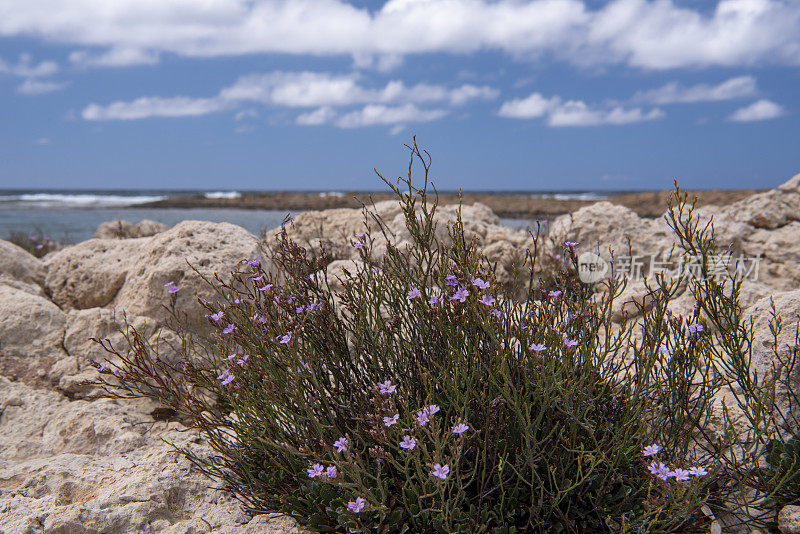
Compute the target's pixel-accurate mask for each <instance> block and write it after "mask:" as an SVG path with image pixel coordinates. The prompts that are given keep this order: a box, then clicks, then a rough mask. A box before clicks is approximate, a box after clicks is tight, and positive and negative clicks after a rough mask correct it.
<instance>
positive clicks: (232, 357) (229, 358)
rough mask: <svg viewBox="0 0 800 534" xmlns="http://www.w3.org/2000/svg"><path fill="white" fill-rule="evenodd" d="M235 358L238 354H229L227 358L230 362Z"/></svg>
mask: <svg viewBox="0 0 800 534" xmlns="http://www.w3.org/2000/svg"><path fill="white" fill-rule="evenodd" d="M234 358H236V354H231V355H230V356H228V357H227V358H225V359H226V360H228V361H229V362H232V361H233V359H234Z"/></svg>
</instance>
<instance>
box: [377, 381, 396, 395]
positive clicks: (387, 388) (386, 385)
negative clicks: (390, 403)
mask: <svg viewBox="0 0 800 534" xmlns="http://www.w3.org/2000/svg"><path fill="white" fill-rule="evenodd" d="M378 387H379V391H380V392H381V395H390V394H392V393H394V390H396V389H397V386H393V385H392V381H391V380H387V381H386V382H381V383H380V384H378Z"/></svg>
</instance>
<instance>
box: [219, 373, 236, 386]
mask: <svg viewBox="0 0 800 534" xmlns="http://www.w3.org/2000/svg"><path fill="white" fill-rule="evenodd" d="M235 378H236V377H235V376H233V375H232V374H230V372H229V371H228V370H227V369H226V370H225V371H223V372H222V374H221V375H219V376H218V377H217V380H222V385H223V386H227V385H228V384H230V383H231V382H233V380H234V379H235Z"/></svg>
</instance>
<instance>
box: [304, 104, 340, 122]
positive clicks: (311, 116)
mask: <svg viewBox="0 0 800 534" xmlns="http://www.w3.org/2000/svg"><path fill="white" fill-rule="evenodd" d="M335 116H336V112H335V111H333V109H332V108H330V107H328V106H325V107H322V108H319V109H315V110H314V111H311V112H309V113H303V114H302V115H299V116H298V117H297V119H295V123H297V124H299V125H301V126H320V125H322V124H326V123H328V122H330V121H331V120H332V119H333V118H334V117H335Z"/></svg>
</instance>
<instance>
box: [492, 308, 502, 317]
mask: <svg viewBox="0 0 800 534" xmlns="http://www.w3.org/2000/svg"><path fill="white" fill-rule="evenodd" d="M489 313H491V314H492V315H493V316H494V317H496V318H497V319H499V318H500V316H501V315H503V314H502V313H501V312H500V310H498V309H497V308H492V311H490V312H489Z"/></svg>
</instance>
